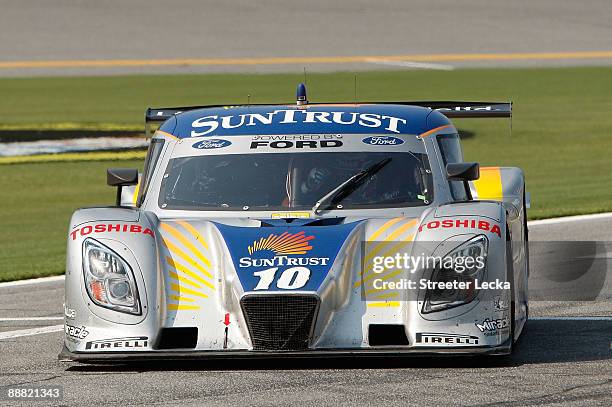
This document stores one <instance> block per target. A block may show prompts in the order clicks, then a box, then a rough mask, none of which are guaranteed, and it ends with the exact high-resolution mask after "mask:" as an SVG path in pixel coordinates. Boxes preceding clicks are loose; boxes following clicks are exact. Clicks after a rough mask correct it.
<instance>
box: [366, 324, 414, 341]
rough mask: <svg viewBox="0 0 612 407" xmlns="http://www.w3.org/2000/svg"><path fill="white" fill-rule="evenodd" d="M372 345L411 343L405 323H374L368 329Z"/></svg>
mask: <svg viewBox="0 0 612 407" xmlns="http://www.w3.org/2000/svg"><path fill="white" fill-rule="evenodd" d="M368 343H369V344H370V346H406V345H409V343H408V338H407V337H406V330H405V329H404V325H386V324H376V325H374V324H372V325H370V326H369V329H368Z"/></svg>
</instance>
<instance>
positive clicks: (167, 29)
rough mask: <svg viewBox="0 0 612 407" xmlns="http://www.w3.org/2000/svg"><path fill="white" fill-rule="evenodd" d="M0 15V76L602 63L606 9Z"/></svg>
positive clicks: (42, 2) (98, 5)
mask: <svg viewBox="0 0 612 407" xmlns="http://www.w3.org/2000/svg"><path fill="white" fill-rule="evenodd" d="M0 10H1V12H0V38H1V41H0V77H2V76H32V75H99V74H123V73H192V72H279V71H284V72H302V69H303V68H304V67H306V68H307V70H308V71H333V70H371V69H412V68H417V69H418V68H423V69H453V68H461V67H473V66H476V67H488V66H551V65H552V66H569V65H585V64H587V65H602V64H605V65H609V64H611V63H612V22H611V20H610V15H612V2H610V1H609V0H585V1H575V0H538V1H532V0H513V1H489V0H461V1H457V0H438V1H431V0H411V1H405V0H334V1H329V0H309V1H286V0H258V1H252V0H228V1H223V2H220V1H211V0H176V1H161V0H130V1H129V2H128V1H123V0H105V1H98V0H80V1H73V0H56V1H48V0H27V1H15V0H0ZM593 52H595V53H593ZM441 54H442V55H446V57H440V55H441ZM500 54H501V55H500ZM317 57H323V60H320V59H316V58H317ZM274 58H286V59H284V60H283V59H281V60H278V59H274ZM134 60H136V62H134ZM130 61H131V62H130ZM100 62H102V64H100Z"/></svg>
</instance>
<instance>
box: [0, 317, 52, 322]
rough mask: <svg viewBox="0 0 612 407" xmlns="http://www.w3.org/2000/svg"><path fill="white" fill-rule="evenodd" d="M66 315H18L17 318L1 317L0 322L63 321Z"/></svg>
mask: <svg viewBox="0 0 612 407" xmlns="http://www.w3.org/2000/svg"><path fill="white" fill-rule="evenodd" d="M63 319H64V317H21V318H20V317H17V318H0V322H13V321H16V322H21V321H23V322H29V321H62V320H63Z"/></svg>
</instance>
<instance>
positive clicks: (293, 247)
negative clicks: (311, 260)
mask: <svg viewBox="0 0 612 407" xmlns="http://www.w3.org/2000/svg"><path fill="white" fill-rule="evenodd" d="M312 239H314V236H305V233H304V231H302V232H298V233H287V232H285V233H283V234H281V235H275V234H270V236H268V237H266V238H264V237H262V238H261V239H259V240H255V241H254V242H253V244H252V245H250V246H249V254H253V253H255V252H257V251H261V250H270V251H272V252H274V254H275V255H277V256H278V255H285V254H306V253H307V252H308V251H310V250H312V246H311V245H310V243H309V242H310V241H311V240H312Z"/></svg>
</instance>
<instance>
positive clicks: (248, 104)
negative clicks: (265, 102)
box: [247, 93, 251, 106]
mask: <svg viewBox="0 0 612 407" xmlns="http://www.w3.org/2000/svg"><path fill="white" fill-rule="evenodd" d="M247 106H251V94H250V93H249V94H247Z"/></svg>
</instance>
